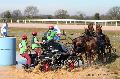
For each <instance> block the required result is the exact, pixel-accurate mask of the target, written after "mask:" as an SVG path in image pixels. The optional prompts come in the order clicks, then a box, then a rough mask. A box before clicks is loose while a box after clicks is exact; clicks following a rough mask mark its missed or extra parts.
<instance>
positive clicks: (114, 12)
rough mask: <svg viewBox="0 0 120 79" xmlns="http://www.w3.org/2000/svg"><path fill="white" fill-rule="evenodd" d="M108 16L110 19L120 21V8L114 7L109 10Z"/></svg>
mask: <svg viewBox="0 0 120 79" xmlns="http://www.w3.org/2000/svg"><path fill="white" fill-rule="evenodd" d="M108 16H109V18H110V19H113V20H118V19H120V7H118V6H116V7H112V8H111V9H109V10H108Z"/></svg>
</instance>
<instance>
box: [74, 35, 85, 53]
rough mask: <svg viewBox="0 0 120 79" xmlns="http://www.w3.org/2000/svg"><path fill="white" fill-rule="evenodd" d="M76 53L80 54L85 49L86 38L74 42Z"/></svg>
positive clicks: (76, 39)
mask: <svg viewBox="0 0 120 79" xmlns="http://www.w3.org/2000/svg"><path fill="white" fill-rule="evenodd" d="M73 45H74V51H75V52H77V53H80V52H82V51H83V50H84V48H85V39H84V37H82V36H80V37H77V38H75V39H74V40H73Z"/></svg>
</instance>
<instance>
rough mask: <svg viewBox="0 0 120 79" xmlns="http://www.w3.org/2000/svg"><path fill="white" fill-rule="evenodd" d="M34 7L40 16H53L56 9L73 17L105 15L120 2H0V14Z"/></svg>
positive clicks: (115, 0) (11, 0)
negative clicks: (95, 14) (76, 15)
mask: <svg viewBox="0 0 120 79" xmlns="http://www.w3.org/2000/svg"><path fill="white" fill-rule="evenodd" d="M31 5H32V6H36V7H38V9H39V10H40V14H54V12H55V10H57V9H65V10H67V11H68V12H69V14H71V15H73V14H75V13H76V12H78V11H82V12H83V13H85V14H86V15H93V14H94V13H96V12H99V13H100V14H104V13H106V12H107V11H108V10H109V9H110V8H111V7H113V6H120V0H0V10H1V11H0V12H3V11H5V10H14V9H20V10H22V11H23V10H24V9H25V7H27V6H31Z"/></svg>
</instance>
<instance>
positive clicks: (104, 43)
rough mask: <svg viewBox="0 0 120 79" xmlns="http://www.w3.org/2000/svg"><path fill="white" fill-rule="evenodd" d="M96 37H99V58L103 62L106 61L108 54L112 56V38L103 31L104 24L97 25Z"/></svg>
mask: <svg viewBox="0 0 120 79" xmlns="http://www.w3.org/2000/svg"><path fill="white" fill-rule="evenodd" d="M96 39H97V45H98V48H97V50H98V59H99V60H101V61H102V62H106V61H107V58H106V56H107V55H109V56H111V49H112V46H111V43H110V39H109V37H108V36H107V35H105V34H103V32H102V26H100V25H96Z"/></svg>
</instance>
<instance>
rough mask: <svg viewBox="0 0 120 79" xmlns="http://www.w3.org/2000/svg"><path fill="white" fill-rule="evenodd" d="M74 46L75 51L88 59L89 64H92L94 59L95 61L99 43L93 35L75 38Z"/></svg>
mask: <svg viewBox="0 0 120 79" xmlns="http://www.w3.org/2000/svg"><path fill="white" fill-rule="evenodd" d="M73 46H74V51H75V52H76V53H78V54H79V55H80V57H81V58H82V59H83V60H84V61H85V60H86V61H87V64H90V65H91V63H92V61H95V56H96V52H97V51H96V48H97V45H96V40H95V39H94V38H93V37H89V36H79V37H77V38H75V39H73ZM83 56H85V57H83Z"/></svg>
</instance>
